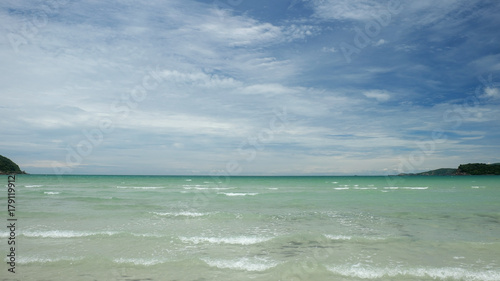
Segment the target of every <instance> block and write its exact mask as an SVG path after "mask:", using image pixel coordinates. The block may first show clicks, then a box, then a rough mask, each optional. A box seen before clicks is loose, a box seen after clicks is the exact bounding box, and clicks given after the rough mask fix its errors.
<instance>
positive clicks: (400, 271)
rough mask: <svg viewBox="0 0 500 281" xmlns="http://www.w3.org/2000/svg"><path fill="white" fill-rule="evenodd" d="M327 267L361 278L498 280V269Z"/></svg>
mask: <svg viewBox="0 0 500 281" xmlns="http://www.w3.org/2000/svg"><path fill="white" fill-rule="evenodd" d="M327 269H328V270H329V271H330V272H332V273H335V274H339V275H342V276H345V277H355V278H361V279H371V280H373V279H379V278H384V277H396V276H411V277H416V278H432V279H438V280H448V279H454V280H470V281H473V280H481V281H494V280H500V271H494V270H481V271H478V270H467V269H463V268H456V267H443V268H425V267H422V268H409V269H404V268H393V267H391V268H388V267H372V266H360V265H341V266H327Z"/></svg>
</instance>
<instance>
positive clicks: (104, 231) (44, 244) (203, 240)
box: [0, 175, 500, 281]
mask: <svg viewBox="0 0 500 281" xmlns="http://www.w3.org/2000/svg"><path fill="white" fill-rule="evenodd" d="M0 180H2V181H4V182H5V185H7V177H6V176H3V177H0ZM15 184H16V199H17V201H16V218H17V219H18V221H17V222H16V273H15V274H12V273H10V272H8V271H7V269H8V268H9V265H8V264H6V263H5V262H4V263H2V265H1V266H0V277H2V278H11V279H12V280H16V279H17V280H23V281H24V280H179V281H180V280H186V281H187V280H228V281H229V280H231V281H234V280H314V281H318V280H319V281H322V280H500V177H493V176H492V177H487V176H485V177H479V176H474V177H392V178H389V177H231V178H224V177H220V178H216V177H209V176H207V177H189V176H178V177H167V176H165V177H163V176H158V177H147V176H62V177H57V176H37V175H19V176H17V177H16V183H15ZM0 202H2V203H1V204H2V206H4V207H3V209H4V210H5V211H2V216H1V221H2V224H5V225H6V226H7V225H8V223H7V211H6V205H7V191H6V189H4V191H3V192H2V193H1V194H0ZM0 237H1V241H2V242H1V245H0V251H1V252H2V255H3V256H4V260H5V261H7V259H6V258H5V257H6V255H7V254H8V250H9V246H8V245H7V238H8V237H9V233H8V232H7V228H5V227H2V231H0Z"/></svg>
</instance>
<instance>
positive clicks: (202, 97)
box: [0, 0, 500, 176]
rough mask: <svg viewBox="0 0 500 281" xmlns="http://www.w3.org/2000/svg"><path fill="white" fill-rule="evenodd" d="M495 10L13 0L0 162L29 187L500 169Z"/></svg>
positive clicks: (396, 2)
mask: <svg viewBox="0 0 500 281" xmlns="http://www.w3.org/2000/svg"><path fill="white" fill-rule="evenodd" d="M498 14H500V2H498V1H496V0H491V1H488V0H442V1H428V0H420V1H408V0H383V1H375V0H272V1H271V0H266V1H264V0H197V1H195V0H162V1H158V0H151V1H131V0H123V1H115V0H110V1H95V0H85V1H73V0H49V1H26V0H5V1H1V3H0V61H1V64H0V95H1V103H0V154H1V155H4V156H6V157H8V158H10V159H12V160H14V161H15V162H16V163H18V164H19V166H20V167H21V169H23V170H26V171H27V172H28V173H33V174H59V175H64V174H116V175H122V174H124V175H125V174H134V175H231V176H236V175H387V174H398V173H408V172H419V171H426V170H431V169H436V168H441V167H450V168H454V167H457V166H458V165H459V164H464V163H476V162H479V163H496V162H500V107H499V104H500V33H499V32H498V30H500V17H498Z"/></svg>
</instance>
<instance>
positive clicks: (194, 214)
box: [150, 211, 211, 218]
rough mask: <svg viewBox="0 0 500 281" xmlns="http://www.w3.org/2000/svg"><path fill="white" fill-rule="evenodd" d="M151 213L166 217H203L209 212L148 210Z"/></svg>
mask: <svg viewBox="0 0 500 281" xmlns="http://www.w3.org/2000/svg"><path fill="white" fill-rule="evenodd" d="M150 213H151V214H155V215H157V216H167V217H193V218H195V217H203V216H208V215H210V214H211V213H198V212H186V211H183V212H176V213H170V212H150Z"/></svg>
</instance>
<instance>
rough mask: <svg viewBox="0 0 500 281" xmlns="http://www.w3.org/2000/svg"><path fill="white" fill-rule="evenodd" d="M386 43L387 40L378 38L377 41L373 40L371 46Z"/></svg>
mask: <svg viewBox="0 0 500 281" xmlns="http://www.w3.org/2000/svg"><path fill="white" fill-rule="evenodd" d="M386 43H387V41H385V40H384V39H380V40H378V41H377V42H374V43H373V46H381V45H384V44H386Z"/></svg>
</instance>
